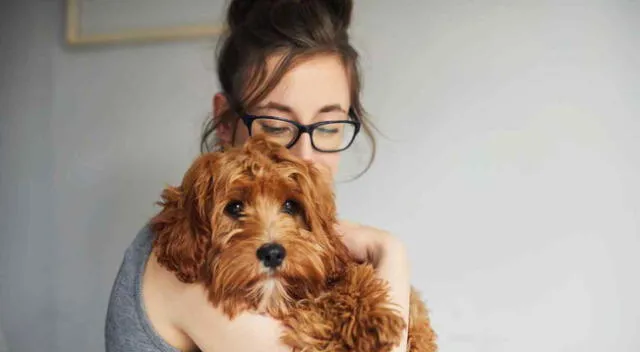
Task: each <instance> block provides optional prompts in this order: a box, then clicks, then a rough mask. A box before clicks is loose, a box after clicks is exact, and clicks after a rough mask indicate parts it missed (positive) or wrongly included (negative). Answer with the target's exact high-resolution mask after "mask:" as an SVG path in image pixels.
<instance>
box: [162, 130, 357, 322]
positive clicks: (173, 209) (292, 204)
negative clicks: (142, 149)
mask: <svg viewBox="0 0 640 352" xmlns="http://www.w3.org/2000/svg"><path fill="white" fill-rule="evenodd" d="M160 204H161V205H162V207H163V209H162V210H161V211H160V213H159V214H158V215H157V216H156V217H154V218H153V219H152V221H151V227H152V230H153V231H154V233H155V234H156V240H155V242H154V250H155V254H156V256H157V257H158V260H159V262H160V263H161V264H162V265H164V266H165V267H166V268H168V269H169V270H171V271H173V272H175V273H176V275H177V277H178V278H179V279H180V280H182V281H184V282H201V283H203V284H205V285H206V287H207V288H208V290H209V296H210V299H211V301H212V302H213V303H214V304H216V305H217V304H221V305H222V307H223V308H224V310H225V312H226V313H227V314H229V315H234V314H236V313H238V312H239V311H241V310H243V309H258V310H263V311H268V310H274V309H282V308H285V307H286V306H287V303H290V302H292V301H293V300H295V299H299V298H301V297H304V296H306V295H307V294H313V293H314V292H319V291H321V290H322V289H323V288H324V287H325V285H326V284H327V281H328V280H330V279H331V278H332V276H333V275H336V274H338V273H339V272H340V271H341V270H342V268H343V265H344V264H345V262H346V261H347V260H348V258H349V256H348V251H347V249H346V247H345V246H344V245H343V244H342V241H341V240H340V238H338V235H337V234H336V233H335V230H334V228H333V226H334V224H335V222H336V209H335V203H334V196H333V191H332V187H331V184H330V182H329V180H328V179H327V178H326V177H324V174H323V173H322V172H320V170H318V169H316V168H315V167H314V166H313V165H311V164H310V163H308V162H305V161H303V160H301V159H298V158H296V157H294V156H293V155H292V154H290V153H289V151H288V150H286V149H285V148H283V147H281V146H280V145H277V144H273V143H270V142H268V141H266V140H264V139H262V138H255V137H254V138H252V139H250V140H249V141H248V142H247V143H246V144H245V145H244V146H243V147H239V148H235V149H229V150H227V151H224V152H217V153H210V154H206V155H203V156H201V157H199V158H198V159H196V160H195V162H194V163H193V164H192V166H191V167H190V168H189V170H188V171H187V172H186V174H185V175H184V178H183V181H182V184H181V185H180V186H178V187H169V188H167V189H166V190H165V191H164V192H163V194H162V202H161V203H160Z"/></svg>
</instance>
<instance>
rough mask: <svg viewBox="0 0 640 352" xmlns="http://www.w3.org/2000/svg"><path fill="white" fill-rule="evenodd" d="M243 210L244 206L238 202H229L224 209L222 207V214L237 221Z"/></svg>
mask: <svg viewBox="0 0 640 352" xmlns="http://www.w3.org/2000/svg"><path fill="white" fill-rule="evenodd" d="M243 210H244V205H243V204H242V202H240V201H233V202H230V203H229V204H227V206H226V207H224V212H225V213H227V214H228V215H229V216H231V217H232V218H234V219H238V218H239V217H240V216H242V211H243Z"/></svg>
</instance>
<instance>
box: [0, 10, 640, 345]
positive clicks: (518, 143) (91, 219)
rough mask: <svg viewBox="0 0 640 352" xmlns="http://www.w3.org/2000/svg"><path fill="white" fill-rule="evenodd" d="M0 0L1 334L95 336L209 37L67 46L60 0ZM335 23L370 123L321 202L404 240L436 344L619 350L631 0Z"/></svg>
mask: <svg viewBox="0 0 640 352" xmlns="http://www.w3.org/2000/svg"><path fill="white" fill-rule="evenodd" d="M0 6H1V11H0V35H1V37H0V38H1V39H2V40H1V41H0V65H1V66H0V69H1V71H0V72H1V73H2V74H1V75H0V78H1V81H0V327H1V329H2V331H3V332H4V335H5V337H6V343H7V345H8V347H9V350H10V351H12V352H14V351H20V352H22V351H39V350H47V351H100V350H103V347H102V346H103V345H102V344H103V337H102V333H103V321H104V313H105V309H106V302H107V298H108V294H109V289H110V286H111V283H112V280H113V277H114V275H115V273H116V270H117V266H118V264H119V263H120V260H121V257H122V253H123V250H124V248H125V247H126V246H127V245H128V243H129V241H130V240H131V238H132V237H133V236H134V235H135V233H136V231H137V230H138V229H139V227H140V226H141V225H142V224H143V223H144V221H145V220H146V218H147V217H148V216H150V215H151V214H152V213H153V212H154V210H155V208H154V207H153V202H154V201H156V199H157V196H158V193H159V191H160V190H161V188H162V187H163V186H164V184H165V183H174V182H177V181H178V180H179V178H180V176H181V174H182V172H183V171H184V169H185V167H186V166H187V165H188V164H189V162H190V160H191V158H192V157H193V156H194V155H195V154H196V153H197V148H198V145H197V142H198V134H199V128H200V124H201V122H202V121H203V118H204V116H205V115H206V114H207V113H208V111H209V102H210V97H211V95H212V94H213V93H214V92H215V88H216V82H215V76H214V72H213V69H212V68H213V64H212V59H211V58H212V56H213V51H212V48H213V43H208V42H190V43H167V44H153V45H142V46H116V47H104V48H91V49H73V50H70V49H68V48H65V47H63V46H62V45H61V41H60V33H61V30H62V27H61V26H62V15H61V13H62V12H61V10H62V4H61V2H56V1H30V2H28V1H18V0H15V1H13V2H12V3H7V2H6V1H5V2H3V4H2V5H0ZM353 31H354V38H355V39H356V43H357V45H358V47H359V48H360V49H361V50H362V52H361V53H362V55H363V56H364V60H365V61H364V62H363V65H364V68H365V74H366V77H365V102H366V103H367V106H368V109H369V111H370V112H372V113H373V114H375V116H376V121H377V123H378V126H379V127H380V128H381V129H382V130H383V132H384V133H385V134H386V135H387V136H388V138H387V139H384V138H382V139H380V142H381V143H380V151H379V154H378V159H377V162H376V164H375V165H374V167H373V169H372V170H371V171H370V172H369V173H368V174H366V175H365V176H364V177H362V178H361V179H359V180H357V181H355V182H351V183H344V184H340V185H339V200H340V206H341V211H342V213H343V215H345V216H346V217H349V218H352V219H354V220H358V221H361V222H363V223H369V224H372V225H377V226H380V227H384V228H387V229H389V230H391V231H393V232H394V233H395V234H396V235H397V236H399V237H401V238H402V239H403V240H404V241H405V242H406V243H408V244H409V249H410V254H411V259H412V261H413V276H414V282H415V284H416V286H418V287H419V288H420V289H421V290H422V291H423V292H424V294H425V296H426V298H427V300H428V303H429V305H430V307H431V308H432V311H433V320H434V324H435V325H436V328H437V330H438V332H439V334H440V335H441V345H442V350H443V351H453V352H466V351H478V352H481V351H482V352H484V351H491V352H495V351H540V350H545V351H551V352H553V351H581V352H586V351H622V352H627V351H629V352H631V351H638V350H640V337H638V336H636V335H637V332H638V331H640V303H638V301H637V297H639V296H640V283H639V280H638V277H639V276H640V275H639V273H638V268H640V259H639V257H638V254H637V253H638V250H639V249H640V229H639V223H640V201H639V199H640V186H638V183H637V181H634V180H638V179H640V177H639V176H640V158H639V154H640V142H639V141H640V139H639V138H638V137H640V120H638V118H637V115H638V114H639V113H640V100H639V99H638V98H637V97H638V96H640V71H639V70H638V65H639V64H640V46H639V44H640V3H638V2H634V1H605V0H602V1H595V0H585V1H568V0H567V1H555V2H551V1H532V0H530V1H519V2H517V4H515V2H507V1H500V2H499V1H497V0H496V1H489V0H485V1H474V2H472V1H460V0H457V1H439V2H436V1H408V0H405V1H394V2H389V1H375V2H374V1H366V2H364V1H360V2H358V3H357V7H356V19H355V23H354V28H353ZM349 157H350V159H353V158H351V156H349ZM385 197H387V198H388V199H386V200H384V198H385Z"/></svg>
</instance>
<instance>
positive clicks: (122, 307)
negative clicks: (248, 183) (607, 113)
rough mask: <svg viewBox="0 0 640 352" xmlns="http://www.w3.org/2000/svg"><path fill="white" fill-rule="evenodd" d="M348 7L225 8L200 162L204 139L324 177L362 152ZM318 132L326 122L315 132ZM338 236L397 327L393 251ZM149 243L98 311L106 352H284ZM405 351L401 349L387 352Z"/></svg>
mask: <svg viewBox="0 0 640 352" xmlns="http://www.w3.org/2000/svg"><path fill="white" fill-rule="evenodd" d="M352 7H353V3H352V1H351V0H305V1H299V0H233V1H231V3H230V5H229V9H228V13H227V25H228V29H229V30H228V33H227V35H226V36H225V37H224V38H223V40H222V42H221V43H222V47H221V50H220V53H219V58H218V75H219V79H220V85H221V88H222V91H221V92H220V93H218V94H216V95H215V97H214V99H213V112H214V113H213V118H212V120H211V121H210V122H209V123H208V125H207V127H206V129H205V132H204V134H203V139H202V146H203V149H204V150H211V148H212V147H213V146H214V145H215V144H214V143H213V142H212V139H218V140H219V141H221V142H223V143H227V144H231V145H239V144H242V143H244V142H245V141H246V140H247V138H249V136H251V135H255V134H266V135H267V136H269V137H270V138H272V139H274V140H277V141H279V142H280V143H282V144H283V145H286V146H287V147H289V149H290V150H291V151H292V152H293V153H295V154H296V155H298V156H300V157H302V158H305V159H307V160H311V161H313V162H314V163H315V164H316V165H317V166H319V167H320V168H322V169H323V170H325V171H326V172H328V173H330V174H332V175H335V173H336V171H337V169H338V164H339V161H340V155H341V153H340V152H342V151H343V150H345V149H346V148H348V147H349V146H350V144H351V142H352V141H353V140H354V139H355V138H359V137H360V136H359V135H358V134H359V133H358V131H362V132H361V133H360V134H364V135H366V136H367V137H369V138H371V140H372V141H373V137H372V136H371V129H370V125H369V122H368V120H367V119H366V116H365V114H364V109H363V107H362V105H361V101H360V76H359V71H358V54H357V52H356V51H355V50H354V48H353V47H352V46H351V44H350V42H349V36H348V33H347V30H348V27H349V23H350V20H351V12H352ZM249 116H262V118H260V119H258V120H253V121H251V118H250V117H249ZM326 121H335V122H334V123H332V124H330V125H328V124H318V125H316V123H321V122H326ZM354 126H360V127H361V129H358V128H354ZM336 135H338V136H340V137H341V138H335V137H336ZM374 145H375V144H374ZM339 230H340V231H341V232H342V234H343V235H344V236H343V237H344V242H345V244H346V245H347V247H348V248H349V249H350V251H351V252H352V254H353V255H354V256H355V257H357V258H359V259H361V260H363V261H364V260H369V261H372V262H373V264H374V265H375V267H376V268H377V271H378V274H379V276H380V277H381V278H383V279H385V280H387V281H388V282H389V284H390V286H391V289H392V299H393V300H394V302H395V303H396V304H398V305H399V306H400V307H401V311H402V313H403V314H404V316H405V319H406V318H407V317H408V305H409V292H410V283H409V268H408V260H407V256H406V253H405V249H404V247H403V245H402V244H401V243H400V242H399V241H398V240H396V239H395V238H394V237H392V236H391V235H390V234H388V233H386V232H384V231H381V230H377V229H374V228H372V227H367V226H361V225H357V224H353V223H348V222H342V223H341V224H340V225H339ZM151 239H152V234H151V233H150V231H149V230H148V229H147V228H143V230H142V231H140V233H139V234H138V236H137V237H136V239H135V240H134V242H133V243H132V244H131V246H130V247H129V248H128V249H127V252H126V254H125V258H124V260H123V263H122V266H121V268H120V271H119V272H118V277H117V278H116V281H115V283H114V286H113V291H112V293H111V299H110V302H109V308H108V313H107V320H106V329H105V338H106V347H107V351H109V352H120V351H133V350H135V351H141V352H144V351H191V350H198V349H200V350H203V351H238V352H242V351H287V350H288V349H287V348H286V346H283V345H282V344H280V342H279V336H280V333H281V329H282V327H281V326H280V325H279V323H278V322H277V321H274V320H273V319H270V318H268V317H264V316H260V315H257V314H251V313H245V314H242V315H241V316H239V317H238V318H236V319H234V320H231V321H230V320H228V319H227V318H226V317H225V316H223V315H222V313H221V312H220V311H219V310H217V309H216V308H214V307H212V306H211V304H209V303H208V302H207V299H206V294H205V291H204V288H203V287H202V286H200V285H196V284H184V283H182V282H180V281H179V280H178V279H176V277H175V276H174V275H173V274H172V273H171V272H169V271H167V270H166V269H164V268H163V267H161V266H160V265H159V264H158V262H157V261H156V258H155V256H154V255H153V254H152V253H151V251H150V249H151ZM405 337H406V332H405ZM405 349H406V338H405V339H403V343H402V344H401V345H400V346H399V347H398V348H397V351H405Z"/></svg>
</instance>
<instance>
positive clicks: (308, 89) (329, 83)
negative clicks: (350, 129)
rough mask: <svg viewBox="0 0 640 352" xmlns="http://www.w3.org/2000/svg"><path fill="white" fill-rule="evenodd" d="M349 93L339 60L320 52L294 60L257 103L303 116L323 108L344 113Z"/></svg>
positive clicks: (269, 109) (264, 108) (267, 109)
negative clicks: (292, 64) (271, 88)
mask: <svg viewBox="0 0 640 352" xmlns="http://www.w3.org/2000/svg"><path fill="white" fill-rule="evenodd" d="M350 96H351V94H350V90H349V80H348V76H347V71H346V69H345V67H344V65H343V64H342V61H341V60H340V59H339V58H338V57H336V56H334V55H321V56H315V57H311V58H308V59H306V60H304V61H301V62H299V63H297V64H296V65H295V66H294V67H292V68H291V69H290V70H289V71H288V72H287V73H286V74H285V75H284V76H283V77H282V79H281V80H280V82H278V84H277V85H276V86H275V88H274V89H273V90H272V91H271V92H269V94H267V96H266V97H265V99H263V100H262V101H261V102H259V103H258V104H257V106H258V107H259V110H260V112H264V113H268V112H277V113H284V114H288V115H291V117H295V118H297V119H299V120H307V119H312V118H314V117H315V116H316V115H318V114H321V113H326V112H337V111H342V112H343V113H346V112H347V111H348V109H349V106H350ZM301 122H304V121H301Z"/></svg>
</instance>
